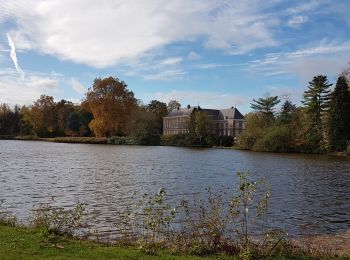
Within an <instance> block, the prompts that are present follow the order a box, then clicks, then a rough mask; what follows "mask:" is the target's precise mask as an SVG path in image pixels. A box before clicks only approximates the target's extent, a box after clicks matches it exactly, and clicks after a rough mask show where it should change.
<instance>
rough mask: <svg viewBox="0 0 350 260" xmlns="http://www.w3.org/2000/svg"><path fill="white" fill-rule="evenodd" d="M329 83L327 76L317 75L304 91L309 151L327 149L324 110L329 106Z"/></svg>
mask: <svg viewBox="0 0 350 260" xmlns="http://www.w3.org/2000/svg"><path fill="white" fill-rule="evenodd" d="M331 85H332V84H330V83H329V82H328V80H327V76H324V75H318V76H315V77H314V78H313V80H312V81H311V82H309V86H308V90H306V91H305V92H304V95H303V96H304V100H303V101H302V103H303V104H304V106H305V111H306V113H307V116H308V122H307V124H308V125H307V126H306V127H307V129H308V131H307V136H306V137H305V138H306V140H307V142H308V144H307V147H308V148H307V149H308V150H309V151H311V152H324V151H325V150H326V149H327V146H328V142H327V139H326V137H327V134H326V132H325V129H326V128H325V127H324V121H325V120H324V119H325V116H326V113H325V112H326V111H328V108H329V99H330V90H329V87H330V86H331Z"/></svg>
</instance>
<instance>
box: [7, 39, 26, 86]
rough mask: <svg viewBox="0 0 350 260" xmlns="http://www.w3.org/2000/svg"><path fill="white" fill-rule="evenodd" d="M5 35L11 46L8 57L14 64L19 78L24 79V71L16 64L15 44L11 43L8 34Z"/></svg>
mask: <svg viewBox="0 0 350 260" xmlns="http://www.w3.org/2000/svg"><path fill="white" fill-rule="evenodd" d="M6 35H7V40H8V42H9V45H10V48H11V52H10V57H11V59H12V61H13V64H15V67H16V70H17V72H18V73H19V74H20V75H21V78H22V79H24V71H23V70H22V68H21V67H20V66H19V64H18V60H17V54H16V47H15V44H14V43H13V41H12V39H11V37H10V35H9V34H8V33H7V34H6Z"/></svg>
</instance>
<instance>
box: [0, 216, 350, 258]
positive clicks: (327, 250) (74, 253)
mask: <svg viewBox="0 0 350 260" xmlns="http://www.w3.org/2000/svg"><path fill="white" fill-rule="evenodd" d="M289 242H290V244H288V243H287V244H286V245H285V252H281V253H280V254H277V255H270V256H265V257H264V256H259V259H281V260H282V259H284V260H287V259H305V260H307V259H350V249H349V245H350V233H348V232H347V233H345V234H343V235H332V236H330V235H319V236H315V237H308V236H306V237H305V238H301V239H297V240H296V239H291V240H290V241H289ZM284 243H286V242H284ZM288 247H290V248H294V249H295V248H299V249H300V250H302V251H299V253H297V252H298V251H295V252H294V253H293V252H290V251H289V248H288ZM0 248H1V250H0V258H1V259H58V258H59V259H61V258H63V259H130V258H131V259H246V258H244V256H241V255H228V254H226V253H224V252H220V251H219V252H217V253H208V254H203V255H196V254H195V253H179V252H175V251H172V250H169V249H167V248H162V247H159V248H158V249H157V250H156V251H155V252H147V251H145V250H144V249H143V248H142V247H140V246H138V245H135V244H134V245H133V244H130V243H124V244H123V242H122V241H121V243H118V242H117V243H110V242H109V243H108V242H105V243H103V242H101V241H93V240H90V239H87V238H77V237H72V236H66V235H60V234H53V233H46V232H43V230H40V229H36V228H32V227H27V226H23V225H9V224H6V223H2V222H0ZM315 251H316V252H317V251H318V252H317V253H316V252H315ZM331 252H332V253H331ZM251 257H253V258H254V256H251ZM251 257H250V258H249V259H252V258H251Z"/></svg>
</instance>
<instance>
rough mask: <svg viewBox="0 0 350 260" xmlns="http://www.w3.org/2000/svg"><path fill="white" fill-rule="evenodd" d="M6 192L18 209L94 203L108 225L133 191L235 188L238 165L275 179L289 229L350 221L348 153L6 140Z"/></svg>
mask: <svg viewBox="0 0 350 260" xmlns="http://www.w3.org/2000/svg"><path fill="white" fill-rule="evenodd" d="M0 147H1V151H2V152H1V153H0V185H1V186H0V199H5V201H6V206H7V207H8V208H10V209H11V210H12V211H13V212H14V213H15V214H16V215H17V216H19V217H22V218H24V217H27V216H28V215H29V213H30V210H31V208H32V206H33V205H34V204H37V203H44V202H48V201H50V199H51V197H52V196H54V203H55V205H57V206H66V207H72V206H73V205H74V204H75V203H77V202H84V203H86V204H87V210H90V211H92V210H94V211H95V213H96V217H94V218H92V219H91V225H92V227H95V228H98V229H100V230H101V231H106V232H107V231H108V230H110V229H111V228H113V226H114V225H116V224H117V222H118V217H116V215H117V214H118V212H120V211H122V210H123V209H125V208H126V207H127V206H128V205H130V204H133V203H135V202H136V200H137V199H136V198H135V196H133V194H134V192H137V193H138V194H143V193H148V194H153V193H155V192H157V191H158V190H159V188H161V187H164V188H166V190H167V191H168V194H169V200H170V201H171V202H174V203H175V204H178V203H179V201H181V200H182V199H184V198H187V199H191V198H192V197H193V196H194V194H202V195H203V194H205V193H206V192H205V188H207V187H209V186H210V187H212V188H213V190H220V189H226V188H230V189H231V190H234V189H235V183H236V181H237V178H236V176H235V172H236V171H237V170H250V171H251V175H252V177H253V178H259V177H266V178H267V180H268V181H269V183H270V184H271V186H272V198H271V203H270V205H271V207H270V209H269V219H270V221H271V224H272V225H273V226H275V227H283V228H285V229H286V230H288V232H289V233H291V234H298V233H300V229H301V228H300V226H302V225H303V224H313V225H314V226H315V228H316V229H317V231H318V232H320V233H322V232H328V233H335V232H341V231H346V230H347V229H349V227H350V204H349V203H348V202H349V201H350V160H349V158H341V157H330V156H315V155H298V154H268V153H252V152H243V151H235V150H215V149H185V148H175V147H141V146H105V145H88V144H57V143H45V142H22V141H0Z"/></svg>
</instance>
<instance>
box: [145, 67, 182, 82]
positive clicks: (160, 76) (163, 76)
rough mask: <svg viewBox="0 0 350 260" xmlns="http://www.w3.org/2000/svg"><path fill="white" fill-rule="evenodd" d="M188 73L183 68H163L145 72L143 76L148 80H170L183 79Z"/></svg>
mask: <svg viewBox="0 0 350 260" xmlns="http://www.w3.org/2000/svg"><path fill="white" fill-rule="evenodd" d="M187 74H188V72H186V71H184V70H182V69H173V70H163V71H160V72H149V73H144V74H143V75H142V77H143V78H144V79H146V80H159V81H169V80H179V79H182V78H183V77H184V76H186V75H187Z"/></svg>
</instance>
